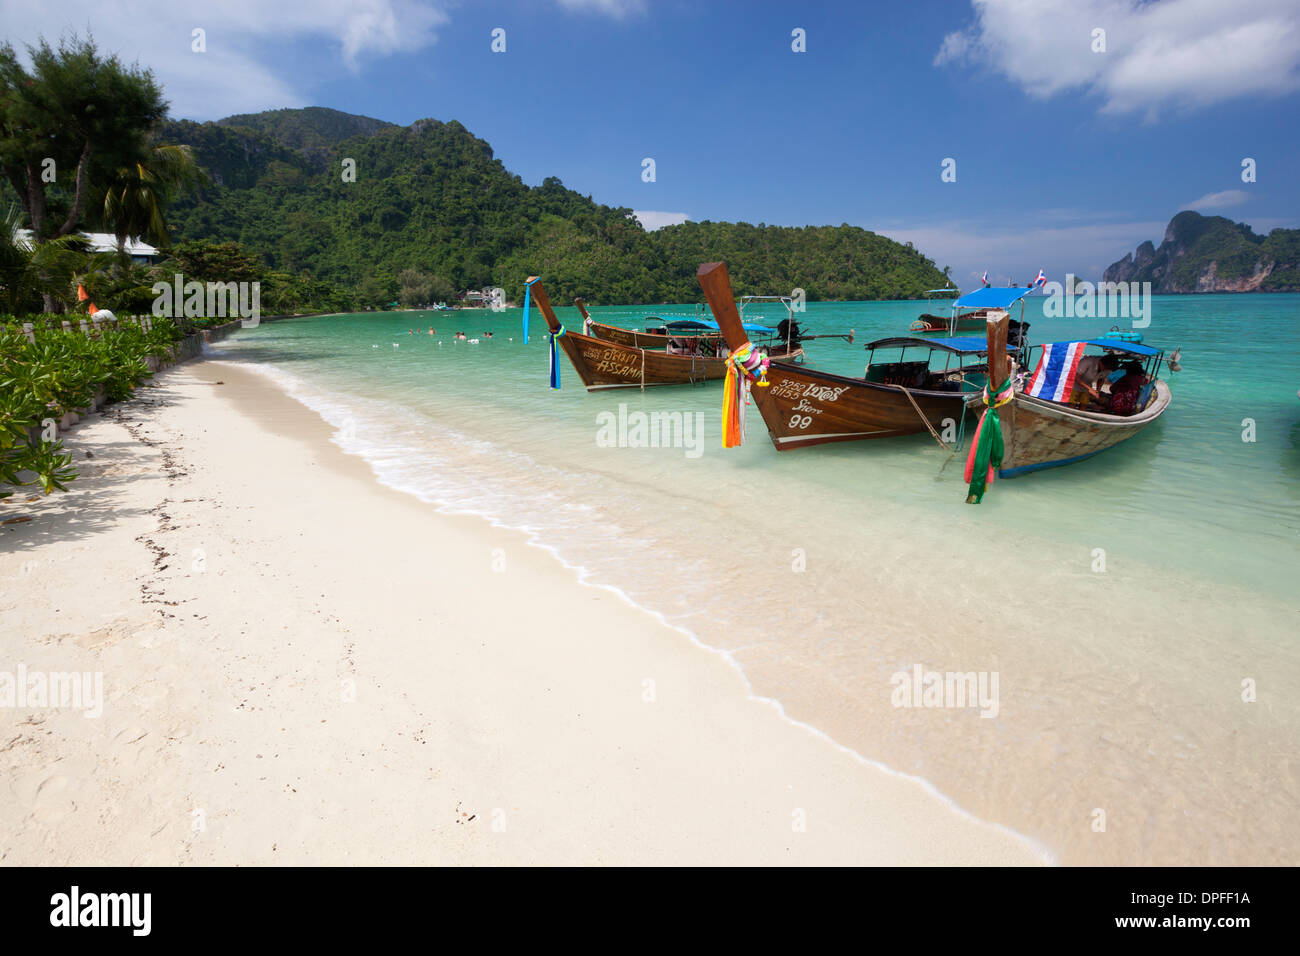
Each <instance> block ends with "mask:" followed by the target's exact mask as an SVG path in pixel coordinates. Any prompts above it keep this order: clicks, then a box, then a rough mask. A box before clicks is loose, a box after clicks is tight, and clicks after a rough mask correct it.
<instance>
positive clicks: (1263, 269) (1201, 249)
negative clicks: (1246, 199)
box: [1105, 209, 1300, 293]
mask: <svg viewBox="0 0 1300 956" xmlns="http://www.w3.org/2000/svg"><path fill="white" fill-rule="evenodd" d="M1105 280H1106V281H1107V282H1150V283H1151V287H1152V290H1153V291H1155V292H1162V293H1189V292H1300V229H1274V230H1273V231H1272V232H1270V233H1269V234H1268V235H1267V236H1260V235H1257V234H1256V233H1255V231H1254V230H1253V229H1251V228H1250V226H1248V225H1246V223H1244V222H1233V221H1232V220H1231V219H1226V218H1224V217H1223V216H1202V215H1201V214H1200V213H1198V212H1194V211H1192V210H1190V209H1189V210H1186V211H1184V212H1180V213H1179V214H1178V215H1176V216H1174V218H1173V219H1171V220H1170V221H1169V225H1168V227H1166V229H1165V237H1164V240H1163V241H1162V242H1161V243H1160V248H1158V249H1157V248H1156V247H1155V246H1154V245H1153V244H1152V243H1151V242H1150V241H1147V242H1144V243H1142V245H1140V246H1138V248H1137V252H1136V253H1132V252H1131V253H1128V254H1127V255H1126V256H1124V258H1123V259H1120V260H1119V261H1118V262H1115V263H1112V264H1111V265H1110V267H1109V268H1107V269H1106V274H1105Z"/></svg>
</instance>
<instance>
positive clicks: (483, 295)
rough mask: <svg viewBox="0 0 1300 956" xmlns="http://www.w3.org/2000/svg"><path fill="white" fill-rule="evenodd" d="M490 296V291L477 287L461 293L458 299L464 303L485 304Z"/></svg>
mask: <svg viewBox="0 0 1300 956" xmlns="http://www.w3.org/2000/svg"><path fill="white" fill-rule="evenodd" d="M491 298H492V293H491V292H489V291H488V290H487V289H484V290H482V291H479V290H478V289H470V290H469V291H468V292H466V293H464V294H463V295H461V297H460V300H461V301H462V302H464V303H465V304H466V305H486V304H487V303H488V301H489V300H491Z"/></svg>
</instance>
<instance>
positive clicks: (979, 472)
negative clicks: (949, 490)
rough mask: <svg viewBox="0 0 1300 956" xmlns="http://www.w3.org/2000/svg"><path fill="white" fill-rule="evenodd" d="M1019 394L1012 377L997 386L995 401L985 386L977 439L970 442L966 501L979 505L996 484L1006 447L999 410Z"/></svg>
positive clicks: (967, 459)
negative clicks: (990, 398) (991, 486)
mask: <svg viewBox="0 0 1300 956" xmlns="http://www.w3.org/2000/svg"><path fill="white" fill-rule="evenodd" d="M1015 397H1016V390H1015V389H1014V388H1013V387H1012V385H1011V378H1010V377H1008V378H1007V380H1006V381H1005V382H1003V383H1002V384H1001V385H999V386H998V388H997V391H996V392H994V398H993V401H992V402H990V401H989V388H988V386H987V385H985V386H984V411H982V412H981V413H980V422H979V426H978V427H977V428H976V429H975V440H974V441H972V442H971V446H970V454H969V455H967V457H966V471H965V473H964V479H965V480H966V481H968V482H970V488H969V490H968V491H967V493H966V503H967V504H968V505H977V504H979V503H980V502H981V501H983V500H984V492H985V491H986V490H987V488H988V486H989V485H991V484H993V479H994V477H995V476H996V475H997V471H998V469H999V468H1001V467H1002V453H1003V452H1004V451H1005V450H1006V449H1005V446H1004V445H1003V442H1002V422H1001V420H1000V419H999V418H998V409H999V408H1001V407H1002V406H1003V405H1005V404H1007V403H1008V402H1009V401H1011V400H1012V399H1013V398H1015Z"/></svg>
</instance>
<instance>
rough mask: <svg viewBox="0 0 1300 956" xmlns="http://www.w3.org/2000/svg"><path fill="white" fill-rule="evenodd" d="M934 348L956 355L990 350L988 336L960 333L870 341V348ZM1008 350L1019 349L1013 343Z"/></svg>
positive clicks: (982, 352) (978, 353)
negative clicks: (932, 337)
mask: <svg viewBox="0 0 1300 956" xmlns="http://www.w3.org/2000/svg"><path fill="white" fill-rule="evenodd" d="M921 346H924V347H926V348H932V349H941V350H942V351H944V352H952V353H954V354H956V355H983V354H984V353H985V352H987V351H988V350H989V343H988V340H987V339H986V338H984V337H983V336H980V335H959V336H956V337H954V338H950V339H930V338H925V339H923V338H920V337H919V336H918V337H915V338H914V337H912V336H895V337H894V338H888V339H877V340H876V341H874V342H868V343H867V345H866V348H868V349H889V348H893V349H901V348H912V347H921ZM1007 351H1008V352H1015V351H1017V349H1016V347H1015V346H1013V345H1008V346H1007Z"/></svg>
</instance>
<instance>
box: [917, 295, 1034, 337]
mask: <svg viewBox="0 0 1300 956" xmlns="http://www.w3.org/2000/svg"><path fill="white" fill-rule="evenodd" d="M1010 289H1015V292H1016V294H1015V295H1009V294H1008V293H1009V291H1010ZM1032 291H1033V289H1032V288H1025V289H1021V288H1019V287H1017V286H1011V287H1000V286H987V285H986V286H984V287H983V288H981V289H976V290H975V291H974V292H967V293H966V294H965V295H959V296H958V298H957V299H956V300H954V301H953V302H951V303H950V305H949V308H948V311H947V314H946V315H945V314H940V313H931V312H927V313H924V314H923V315H922V316H921V317H920V318H918V319H917V320H916V321H915V322H913V323H912V324H911V326H910V327H909V331H911V332H944V333H946V334H948V335H955V334H956V333H958V332H979V333H981V334H983V332H984V323H985V321H986V320H987V319H988V316H989V312H990V311H992V310H994V309H1005V308H1008V307H1009V305H1010V304H1011V303H1012V302H1015V301H1018V300H1020V299H1021V298H1023V297H1024V296H1026V295H1028V294H1029V293H1030V292H1032ZM939 292H954V293H955V292H957V290H956V289H931V290H930V291H929V292H927V293H926V294H927V295H932V294H934V293H939ZM1021 309H1022V316H1023V309H1024V303H1021Z"/></svg>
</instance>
